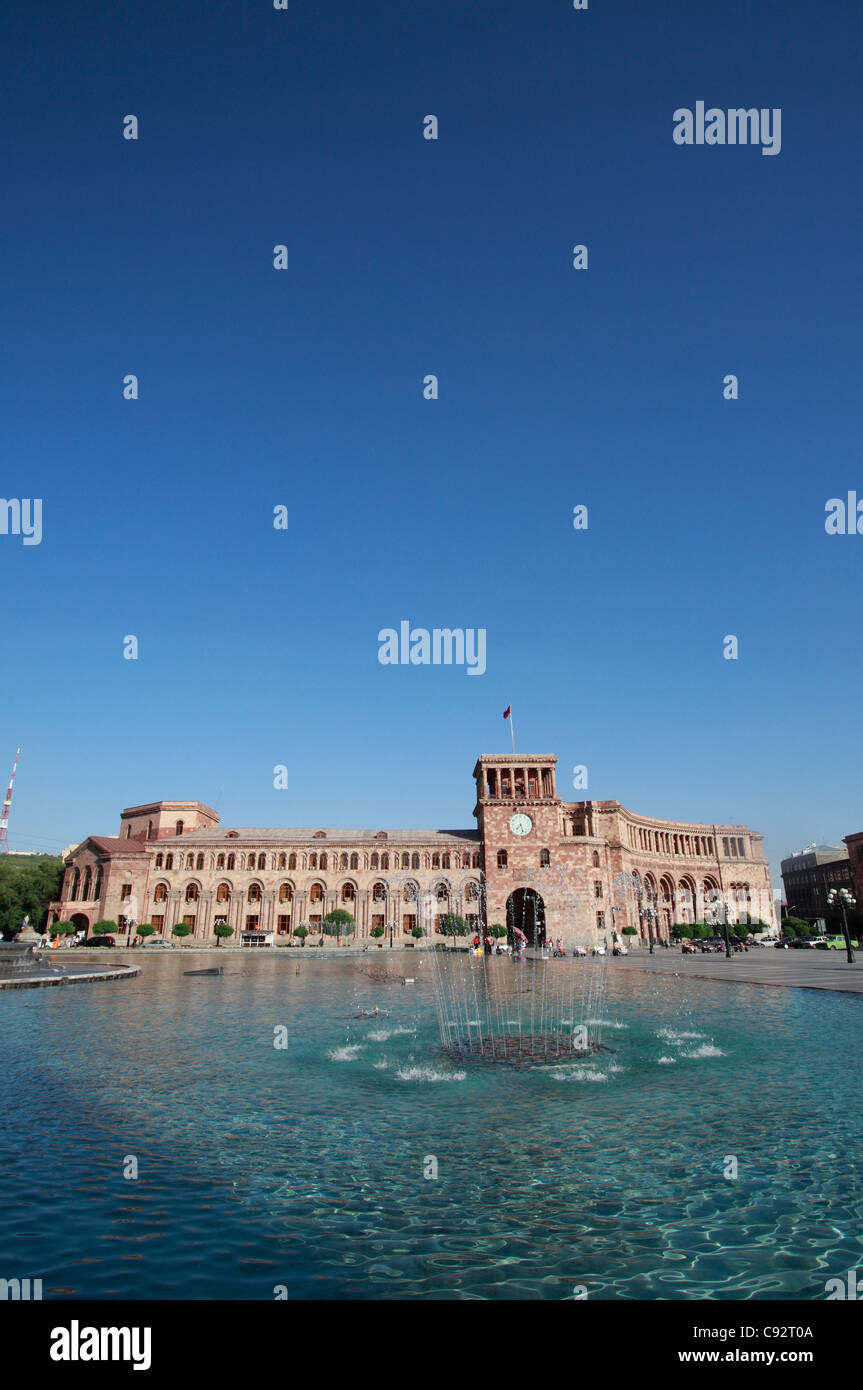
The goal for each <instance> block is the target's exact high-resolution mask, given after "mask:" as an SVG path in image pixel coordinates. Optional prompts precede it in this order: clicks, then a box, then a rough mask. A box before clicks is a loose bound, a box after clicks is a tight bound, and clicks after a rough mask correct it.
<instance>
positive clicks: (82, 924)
mask: <svg viewBox="0 0 863 1390" xmlns="http://www.w3.org/2000/svg"><path fill="white" fill-rule="evenodd" d="M69 921H70V922H71V923H72V926H73V927H74V928H75V930H76V932H77V931H83V932H86V931H88V930H89V927H90V918H89V917H86V916H85V915H84V913H83V912H75V913H73V915H72V916H71V917H70V918H69Z"/></svg>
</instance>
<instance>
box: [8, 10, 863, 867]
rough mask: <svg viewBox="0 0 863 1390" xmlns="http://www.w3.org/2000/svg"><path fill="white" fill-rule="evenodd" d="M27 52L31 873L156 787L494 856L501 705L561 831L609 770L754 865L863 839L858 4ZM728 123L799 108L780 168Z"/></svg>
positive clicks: (217, 13) (219, 32) (15, 335)
mask: <svg viewBox="0 0 863 1390" xmlns="http://www.w3.org/2000/svg"><path fill="white" fill-rule="evenodd" d="M0 36H2V51H3V54H4V58H3V68H4V95H3V104H2V105H3V110H2V122H3V146H4V155H5V157H4V164H5V179H4V183H5V189H4V192H5V202H6V218H5V219H4V224H5V225H4V250H3V268H4V272H5V275H4V279H5V287H4V308H5V314H4V320H5V325H4V334H3V338H4V347H5V352H4V365H3V371H2V377H0V391H2V421H3V440H4V451H3V452H4V466H3V470H2V493H3V494H4V495H5V496H6V497H40V498H42V499H43V508H44V519H43V527H44V537H43V541H42V543H41V545H39V546H30V547H25V546H23V545H22V543H21V540H20V538H15V537H11V536H0V574H2V584H3V598H4V603H3V624H2V632H3V658H4V660H3V668H4V676H5V679H4V680H3V685H2V704H3V718H2V729H3V739H2V746H0V778H2V779H3V782H4V784H5V777H6V769H7V765H8V764H11V760H12V756H13V753H14V749H15V745H16V743H17V742H18V741H19V740H21V741H22V742H23V744H24V752H23V755H22V761H21V765H20V769H19V775H18V781H17V784H16V798H15V802H14V804H13V810H12V822H11V836H10V838H11V843H12V846H13V847H18V848H36V847H40V846H46V847H59V846H60V845H64V844H66V843H68V842H70V841H77V840H79V839H81V838H83V836H84V835H85V834H87V833H91V832H94V833H99V832H101V833H115V831H116V829H117V825H118V815H119V811H120V808H121V807H123V806H126V805H130V804H134V803H137V802H143V801H147V800H151V799H157V798H161V797H165V798H186V797H189V798H200V799H201V800H203V801H205V802H207V803H208V804H210V805H212V806H213V807H215V808H216V809H217V810H218V811H219V812H220V814H221V815H222V817H223V821H224V822H225V823H228V824H236V825H269V824H272V825H286V826H290V825H310V824H330V825H339V824H341V825H365V826H370V827H375V826H378V825H381V824H384V825H391V826H396V825H416V826H426V825H428V826H443V827H447V826H459V825H465V826H467V825H471V824H473V822H472V820H471V810H472V807H473V785H472V782H471V770H472V767H473V763H474V760H475V758H476V756H477V755H478V754H480V753H492V752H505V751H507V749H508V747H509V732H508V728H507V726H506V725H505V724H504V723H503V721H502V718H501V714H502V711H503V709H504V707H505V705H506V704H507V703H509V702H511V703H512V705H513V709H514V713H515V720H516V738H517V745H520V747H521V749H523V750H524V751H525V752H528V751H530V752H538V753H541V752H554V753H556V754H557V755H558V756H559V758H560V769H559V790H560V791H561V792H562V794H563V795H564V796H572V797H573V798H574V797H575V796H576V795H579V796H580V795H583V793H575V792H574V791H572V789H571V768H572V766H573V764H576V763H583V764H586V765H587V766H588V768H589V777H590V781H589V792H588V794H589V795H591V796H595V797H598V798H609V797H616V798H618V799H620V800H621V801H623V802H624V804H626V805H627V806H629V807H631V808H632V809H633V810H636V811H640V812H645V813H648V814H654V815H659V816H668V817H673V818H681V819H692V820H696V821H711V820H718V821H724V820H729V821H743V822H745V823H747V824H749V825H751V826H753V827H754V828H757V829H760V830H761V831H763V832H764V834H765V836H766V844H767V850H768V854H769V856H770V858H771V860H772V861H773V863H774V871H777V870H778V859H779V857H780V856H781V855H783V854H785V853H787V852H788V851H789V850H791V849H793V848H798V847H800V846H802V845H803V844H805V843H807V842H808V841H810V840H819V841H821V840H836V839H838V838H839V837H841V836H842V835H843V834H846V833H848V832H850V831H853V830H859V829H861V828H863V807H861V804H860V796H859V786H860V772H859V756H858V744H857V738H856V735H857V731H858V724H859V710H860V682H861V663H863V656H861V647H860V642H859V640H858V636H857V612H858V606H859V598H858V595H859V584H860V573H861V564H863V536H861V537H848V536H846V537H828V536H827V535H826V534H825V531H824V516H825V513H824V505H825V502H826V500H827V499H828V498H829V497H833V496H844V495H845V493H846V492H847V491H848V490H849V489H853V488H857V489H859V491H860V494H861V496H863V469H861V465H860V448H859V436H860V414H861V407H860V400H861V376H860V353H859V337H860V321H861V302H860V301H861V275H860V224H861V192H860V180H859V159H860V140H859V129H860V111H861V102H860V94H859V48H860V43H861V39H863V20H861V17H860V14H859V11H858V10H857V7H855V6H852V5H851V4H850V3H848V4H832V5H829V6H827V7H826V8H825V7H815V6H813V5H812V4H810V3H808V2H807V3H802V0H759V2H758V3H753V4H751V5H746V6H743V5H736V6H716V5H712V4H705V3H694V0H670V2H669V3H666V4H663V5H655V4H644V3H641V4H638V3H634V0H628V2H627V0H624V3H614V4H612V3H610V0H590V8H589V10H588V11H587V12H575V11H573V10H572V8H571V7H570V6H569V5H568V3H567V0H554V2H553V3H552V0H542V2H541V3H536V0H517V2H516V0H495V3H490V0H472V2H471V3H470V4H469V5H467V4H464V3H455V0H448V3H438V4H434V5H423V4H405V3H404V0H398V3H397V2H396V0H376V3H374V4H365V5H363V4H358V3H357V0H330V3H327V4H321V3H318V4H312V3H310V0H291V5H290V9H289V10H288V11H287V12H277V11H274V10H273V9H272V6H271V5H270V4H269V3H268V0H245V3H239V0H238V3H233V4H209V5H205V4H191V3H189V4H182V5H181V4H177V3H176V0H171V2H170V3H168V0H148V3H147V4H146V5H117V4H114V3H108V0H104V3H102V4H92V5H88V6H86V7H79V6H74V5H68V6H62V5H48V6H41V5H40V6H32V5H26V4H23V3H19V4H17V5H14V6H10V7H8V8H7V10H6V12H5V14H4V18H3V21H2V30H0ZM698 100H705V101H706V102H707V104H708V105H715V106H717V107H721V108H729V107H737V106H745V107H749V106H757V107H759V108H760V107H769V108H773V107H780V108H781V110H782V151H781V153H780V154H779V155H778V156H775V157H764V156H763V155H762V154H761V153H760V150H759V149H758V148H740V147H738V148H729V147H717V148H707V147H700V148H699V147H693V148H681V147H678V146H677V145H675V144H674V142H673V140H672V128H673V126H672V113H673V112H674V110H675V109H676V108H678V107H690V108H692V107H694V106H695V103H696V101H698ZM129 113H133V114H135V115H137V116H138V118H139V121H140V138H139V140H138V141H137V142H132V141H126V140H124V139H123V138H122V121H123V117H124V116H125V115H127V114H129ZM429 113H433V114H435V115H437V116H438V118H439V122H440V138H439V139H438V141H437V142H432V141H426V140H424V139H423V137H422V121H423V117H424V116H425V115H427V114H429ZM277 243H285V244H287V246H288V247H289V255H290V264H289V269H288V270H287V271H286V272H277V271H275V270H274V269H273V266H272V249H273V247H274V245H276V244H277ZM575 243H586V244H587V245H588V247H589V255H590V268H589V270H588V271H587V272H576V271H574V270H573V269H572V268H571V256H570V250H571V247H572V246H573V245H574V244H575ZM130 372H131V373H135V374H137V375H138V377H139V379H140V393H141V394H140V399H139V400H138V401H136V402H126V401H124V400H123V399H122V381H123V378H124V376H125V375H126V374H127V373H130ZM729 372H733V373H736V374H737V375H738V376H739V378H740V399H739V401H737V402H727V401H724V400H723V398H722V381H723V377H724V376H725V374H726V373H729ZM426 373H435V374H437V375H438V376H439V379H440V399H439V400H438V401H435V402H429V401H425V400H423V398H422V379H423V377H424V375H425V374H426ZM279 503H283V504H285V505H286V506H287V507H288V508H289V514H290V526H289V530H288V531H287V532H286V533H283V532H277V531H275V530H274V529H273V526H272V512H273V507H274V506H275V505H277V504H279ZM576 503H586V504H587V505H588V506H589V508H590V526H589V530H588V531H587V532H586V533H577V532H575V531H574V530H573V528H572V508H573V506H574V505H575V504H576ZM403 618H407V619H409V620H410V621H411V622H412V624H414V625H417V626H423V627H428V628H433V627H436V626H437V627H453V626H461V627H476V628H479V627H482V628H485V629H486V630H487V634H488V639H487V640H488V667H487V671H486V673H485V674H484V675H483V676H481V677H471V676H468V675H467V673H466V671H465V670H464V669H460V668H457V667H451V668H435V667H404V668H401V667H400V668H391V667H387V666H382V665H380V664H379V662H378V660H377V653H378V641H377V634H378V631H379V629H381V628H383V627H388V626H393V627H395V626H397V625H398V623H399V621H400V620H401V619H403ZM729 633H733V634H735V635H737V636H738V638H739V642H740V658H739V660H738V661H736V662H733V661H726V660H723V657H722V639H723V637H724V636H725V635H726V634H729ZM126 634H135V635H136V636H137V637H138V639H139V642H140V656H139V659H138V660H137V661H127V660H124V659H123V655H122V649H123V638H124V636H125V635H126ZM276 764H285V765H287V767H288V769H289V787H288V790H287V791H276V790H274V789H273V784H272V783H273V767H274V766H275V765H276Z"/></svg>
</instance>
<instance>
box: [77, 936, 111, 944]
mask: <svg viewBox="0 0 863 1390" xmlns="http://www.w3.org/2000/svg"><path fill="white" fill-rule="evenodd" d="M116 944H117V943H116V941H115V940H114V938H113V936H90V937H88V938H87V940H86V941H82V942H81V945H82V946H116Z"/></svg>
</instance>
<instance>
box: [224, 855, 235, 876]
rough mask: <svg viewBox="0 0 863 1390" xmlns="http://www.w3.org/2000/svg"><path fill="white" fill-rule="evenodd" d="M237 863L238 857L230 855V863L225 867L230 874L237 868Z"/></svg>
mask: <svg viewBox="0 0 863 1390" xmlns="http://www.w3.org/2000/svg"><path fill="white" fill-rule="evenodd" d="M236 863H237V856H236V855H235V854H229V855H228V862H227V864H226V866H225V867H226V868H227V870H228V873H230V872H231V870H232V869H233V868H235V866H236Z"/></svg>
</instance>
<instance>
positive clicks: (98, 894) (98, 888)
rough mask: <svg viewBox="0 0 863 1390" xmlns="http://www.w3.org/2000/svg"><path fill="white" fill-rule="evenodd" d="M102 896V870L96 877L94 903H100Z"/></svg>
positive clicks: (98, 870)
mask: <svg viewBox="0 0 863 1390" xmlns="http://www.w3.org/2000/svg"><path fill="white" fill-rule="evenodd" d="M101 896H102V870H101V869H97V870H96V877H95V879H94V880H93V901H94V902H98V900H99V898H101Z"/></svg>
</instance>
